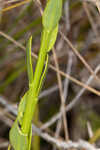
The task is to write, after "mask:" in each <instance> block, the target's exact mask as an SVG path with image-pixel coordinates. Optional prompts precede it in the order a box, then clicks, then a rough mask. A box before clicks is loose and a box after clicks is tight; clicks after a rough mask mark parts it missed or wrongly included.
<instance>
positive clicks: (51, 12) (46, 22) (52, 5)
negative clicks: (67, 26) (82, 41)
mask: <svg viewBox="0 0 100 150" xmlns="http://www.w3.org/2000/svg"><path fill="white" fill-rule="evenodd" d="M61 13H62V0H49V1H48V3H47V5H46V8H45V10H44V13H43V20H42V22H43V26H44V28H45V29H47V30H49V31H51V30H53V29H54V28H55V27H56V26H57V24H58V22H59V19H60V17H61Z"/></svg>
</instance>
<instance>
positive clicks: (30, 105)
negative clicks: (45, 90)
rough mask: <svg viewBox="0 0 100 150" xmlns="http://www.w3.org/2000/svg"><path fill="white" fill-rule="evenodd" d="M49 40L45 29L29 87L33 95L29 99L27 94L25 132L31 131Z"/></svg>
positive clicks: (23, 126) (23, 128)
mask: <svg viewBox="0 0 100 150" xmlns="http://www.w3.org/2000/svg"><path fill="white" fill-rule="evenodd" d="M48 40H49V34H48V33H47V32H45V30H44V31H43V35H42V40H41V48H40V53H39V57H38V62H37V65H36V69H35V73H34V77H33V83H32V87H31V88H30V89H29V90H32V92H29V93H31V94H32V95H30V96H29V97H31V98H30V99H28V96H27V103H26V111H25V113H24V116H23V121H22V132H23V133H25V134H27V133H29V130H30V126H31V121H32V118H33V115H34V111H35V107H36V104H37V101H38V95H37V91H38V87H39V83H40V80H41V76H42V73H43V69H44V64H45V59H46V55H47V47H48Z"/></svg>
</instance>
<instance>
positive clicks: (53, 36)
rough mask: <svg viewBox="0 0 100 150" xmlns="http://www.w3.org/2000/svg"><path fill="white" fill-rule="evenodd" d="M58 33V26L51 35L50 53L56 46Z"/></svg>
mask: <svg viewBox="0 0 100 150" xmlns="http://www.w3.org/2000/svg"><path fill="white" fill-rule="evenodd" d="M57 33H58V24H57V26H56V27H55V28H54V29H53V30H52V31H51V32H50V35H49V42H48V50H47V51H48V52H49V51H50V50H51V49H52V47H53V46H54V44H55V41H56V38H57Z"/></svg>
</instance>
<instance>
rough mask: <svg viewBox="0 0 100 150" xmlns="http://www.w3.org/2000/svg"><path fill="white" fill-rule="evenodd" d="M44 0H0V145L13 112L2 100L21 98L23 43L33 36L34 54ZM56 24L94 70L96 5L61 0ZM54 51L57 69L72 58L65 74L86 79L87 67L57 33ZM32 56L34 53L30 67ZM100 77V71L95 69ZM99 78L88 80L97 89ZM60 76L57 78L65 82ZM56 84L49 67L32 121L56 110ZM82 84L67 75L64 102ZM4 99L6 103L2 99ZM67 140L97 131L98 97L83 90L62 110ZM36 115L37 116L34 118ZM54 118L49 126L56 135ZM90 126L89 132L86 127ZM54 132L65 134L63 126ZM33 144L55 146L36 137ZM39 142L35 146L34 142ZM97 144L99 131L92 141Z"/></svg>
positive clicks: (98, 54) (98, 52)
mask: <svg viewBox="0 0 100 150" xmlns="http://www.w3.org/2000/svg"><path fill="white" fill-rule="evenodd" d="M45 4H46V0H41V3H38V0H34V1H31V0H30V1H29V0H0V149H1V150H2V149H4V150H5V149H7V144H8V141H9V129H10V127H11V125H12V123H13V120H14V119H15V116H14V115H13V114H12V113H10V112H9V111H8V109H7V104H10V105H11V106H14V107H15V109H16V108H17V107H18V104H19V101H20V99H21V97H22V96H23V95H24V93H25V91H26V90H27V89H28V80H27V79H28V78H27V72H26V54H25V47H26V42H27V40H28V38H29V36H30V35H32V37H33V41H32V51H33V52H34V53H35V54H36V55H37V54H38V50H39V47H40V36H41V31H42V23H41V13H40V9H39V8H44V7H45ZM59 29H60V30H61V31H62V32H63V33H64V34H65V35H66V36H67V37H68V39H69V40H70V41H71V43H72V44H73V46H74V47H75V48H76V49H77V52H78V53H80V54H81V56H82V58H84V59H85V60H86V62H87V63H88V64H89V65H90V66H91V68H92V69H93V70H95V69H96V67H97V66H98V65H99V64H100V38H99V36H100V14H99V11H98V9H97V7H96V5H95V4H94V3H93V2H92V0H90V1H88V2H87V1H84V0H83V1H82V0H67V1H66V0H64V3H63V13H62V18H61V20H60V26H59ZM55 49H56V50H55V52H56V56H57V59H58V63H59V67H60V70H62V71H63V72H66V70H67V69H68V67H69V66H68V62H69V61H71V62H72V63H71V66H70V74H71V76H73V77H74V78H76V79H78V80H80V81H82V82H84V83H85V82H86V81H87V79H88V78H89V77H90V75H91V74H90V72H89V70H88V69H87V68H86V66H84V64H83V63H82V62H81V61H80V59H79V58H78V57H77V56H76V55H75V53H73V50H72V49H71V48H70V46H69V45H68V43H66V42H65V40H64V39H63V37H62V36H61V34H60V33H59V34H58V38H57V41H56V44H55ZM49 63H50V64H52V65H53V66H54V65H55V63H54V59H53V53H50V62H49ZM35 64H36V59H35V58H34V57H33V71H34V69H35ZM97 76H98V78H99V77H100V72H98V74H97ZM99 80H100V78H99V79H98V80H97V79H96V78H94V79H93V81H92V82H91V84H90V85H91V87H93V88H94V89H96V90H98V91H100V81H99ZM64 83H65V78H64V77H62V84H63V85H64ZM58 87H59V85H58V82H57V76H56V72H55V71H53V70H52V69H51V68H50V67H49V69H48V73H47V77H46V79H45V82H44V86H43V89H42V91H41V95H40V100H39V104H38V110H37V113H36V116H37V115H38V116H39V118H38V119H34V122H35V123H36V124H37V125H38V126H39V127H40V126H41V125H42V124H43V123H45V122H46V121H48V120H49V119H50V118H51V117H52V116H53V115H54V114H56V113H57V112H59V110H60V105H61V101H60V95H59V88H58ZM80 89H81V87H80V86H79V85H77V84H75V83H73V82H72V81H70V80H69V84H68V88H67V90H66V92H67V96H66V98H65V99H66V105H68V104H69V103H70V102H71V101H72V100H73V98H74V97H75V96H76V95H77V94H78V93H79V91H80ZM4 102H6V105H4V104H3V103H4ZM66 117H67V123H68V133H69V139H71V140H78V139H81V138H82V139H85V140H88V141H89V139H90V138H91V134H92V136H93V135H95V133H97V131H98V132H100V131H99V128H100V97H99V96H97V95H96V94H94V93H92V92H89V91H87V90H86V91H85V92H84V94H83V95H82V96H81V97H79V103H77V105H75V106H74V107H73V108H72V110H70V111H68V112H67V114H66ZM36 118H37V117H36ZM56 126H57V122H56V123H54V124H53V125H52V126H51V127H50V129H48V130H49V131H48V132H50V133H51V134H52V135H53V136H54V135H55V131H56ZM90 130H91V132H90ZM59 135H60V136H61V137H62V138H64V130H63V125H62V126H61V130H60V133H59ZM36 141H37V142H38V144H37V145H38V146H36V147H35V146H34V144H33V148H32V149H43V150H45V149H48V150H49V149H51V148H52V149H54V147H52V145H51V144H48V143H46V141H44V140H43V139H39V138H38V139H36ZM39 141H40V147H39ZM94 142H95V143H96V144H98V145H100V140H99V134H98V136H97V138H96V139H94V141H93V143H94Z"/></svg>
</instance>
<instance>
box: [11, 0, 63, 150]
mask: <svg viewBox="0 0 100 150" xmlns="http://www.w3.org/2000/svg"><path fill="white" fill-rule="evenodd" d="M61 10H62V0H55V1H54V0H49V2H48V3H47V6H46V8H45V11H44V14H43V27H44V28H43V32H42V38H41V46H40V52H39V57H38V61H37V65H36V69H35V73H34V75H33V69H32V60H31V44H32V37H30V39H29V41H28V44H27V48H26V55H27V72H28V79H29V90H28V91H27V92H26V94H25V95H24V96H23V98H22V99H21V102H20V104H19V109H18V116H17V119H16V121H15V123H14V124H13V127H12V128H11V131H10V141H11V145H12V146H13V148H14V150H30V145H31V138H32V132H31V131H32V128H31V126H32V125H31V122H32V119H33V115H34V112H35V108H36V105H37V102H38V95H39V93H40V89H41V87H42V84H43V81H44V77H45V74H46V72H47V65H48V51H50V50H51V49H52V47H53V45H54V43H55V41H56V37H57V33H58V23H59V19H60V17H61ZM45 62H46V63H45Z"/></svg>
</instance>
